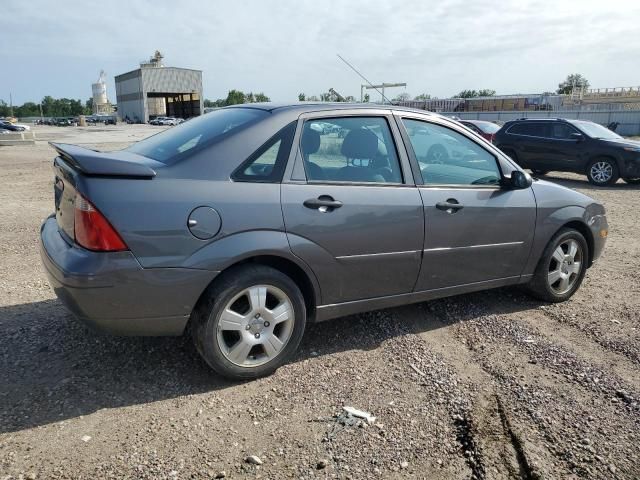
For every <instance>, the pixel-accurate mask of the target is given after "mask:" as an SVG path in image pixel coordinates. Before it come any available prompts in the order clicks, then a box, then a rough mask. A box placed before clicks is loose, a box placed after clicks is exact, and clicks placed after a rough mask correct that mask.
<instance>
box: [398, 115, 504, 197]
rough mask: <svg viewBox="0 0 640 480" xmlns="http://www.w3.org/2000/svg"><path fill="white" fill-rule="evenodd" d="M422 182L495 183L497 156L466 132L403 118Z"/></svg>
mask: <svg viewBox="0 0 640 480" xmlns="http://www.w3.org/2000/svg"><path fill="white" fill-rule="evenodd" d="M402 123H403V124H404V126H405V129H406V130H407V134H408V135H409V140H410V142H411V146H412V148H413V152H414V154H415V156H416V159H417V160H418V164H419V166H420V171H421V172H422V179H423V181H424V184H425V185H497V184H499V183H500V180H501V175H500V170H499V168H498V163H497V160H496V158H495V157H494V156H493V155H492V154H491V153H489V152H488V151H487V150H485V149H484V148H482V147H481V146H480V145H478V144H477V143H475V142H474V141H473V140H471V139H469V138H467V137H466V136H464V135H462V134H460V133H458V132H456V131H455V130H452V129H450V128H447V127H444V126H442V125H436V124H433V123H428V122H423V121H420V120H411V119H407V118H404V119H402Z"/></svg>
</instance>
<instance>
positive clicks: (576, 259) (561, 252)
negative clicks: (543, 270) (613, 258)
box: [547, 238, 584, 295]
mask: <svg viewBox="0 0 640 480" xmlns="http://www.w3.org/2000/svg"><path fill="white" fill-rule="evenodd" d="M583 260H584V259H583V252H582V247H581V246H580V244H579V243H578V241H577V240H575V239H573V238H569V239H567V240H564V241H563V242H562V243H560V244H559V245H558V246H557V247H556V249H555V250H554V251H553V255H552V256H551V261H550V263H549V273H548V276H547V281H548V282H549V287H550V288H551V290H552V291H553V292H554V293H555V294H557V295H564V294H565V293H567V292H568V291H570V290H571V289H572V288H573V286H574V285H575V284H576V281H577V280H578V278H580V273H581V271H582V268H583Z"/></svg>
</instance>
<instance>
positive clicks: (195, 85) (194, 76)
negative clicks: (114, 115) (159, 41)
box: [115, 51, 203, 123]
mask: <svg viewBox="0 0 640 480" xmlns="http://www.w3.org/2000/svg"><path fill="white" fill-rule="evenodd" d="M162 59H163V57H162V55H161V54H160V52H158V51H156V53H155V55H154V56H153V57H152V58H151V59H150V60H149V61H147V62H142V63H140V68H138V69H136V70H133V71H131V72H127V73H123V74H122V75H118V76H116V77H115V80H116V98H117V102H118V116H119V117H120V118H121V119H122V120H131V121H134V122H145V123H146V122H148V121H149V120H151V119H153V118H155V117H159V116H169V117H176V118H184V119H187V118H190V117H195V116H198V115H200V114H201V113H202V109H203V104H202V70H192V69H188V68H176V67H165V66H164V65H163V63H162Z"/></svg>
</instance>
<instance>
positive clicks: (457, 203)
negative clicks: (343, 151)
mask: <svg viewBox="0 0 640 480" xmlns="http://www.w3.org/2000/svg"><path fill="white" fill-rule="evenodd" d="M399 120H400V121H399V126H400V127H401V128H402V129H403V137H404V138H405V144H406V145H407V149H409V150H410V156H411V159H412V161H413V162H415V165H416V166H417V167H419V170H420V174H421V177H422V179H421V182H420V183H421V185H420V186H419V190H420V193H421V195H422V199H423V202H424V218H425V230H426V233H425V241H424V254H423V261H422V269H421V271H420V277H419V279H418V283H417V285H416V291H421V290H433V289H441V288H449V287H458V286H462V285H468V284H472V283H478V282H490V281H495V280H500V279H512V280H514V281H515V280H516V279H517V278H518V277H519V276H520V273H521V272H522V269H523V267H524V265H525V263H526V261H527V259H528V257H529V252H530V249H531V244H532V241H533V234H534V227H535V219H536V203H535V199H534V196H533V193H532V191H531V188H528V189H524V190H511V189H504V188H502V187H501V186H500V185H499V182H500V178H501V169H500V165H499V162H498V159H497V157H496V155H495V153H494V152H492V151H491V150H489V149H487V148H485V146H484V145H481V144H480V143H478V142H476V141H475V139H473V138H472V137H470V136H467V134H466V132H464V130H463V129H462V128H458V127H453V126H452V125H451V124H449V123H448V122H447V123H443V122H441V121H439V120H437V119H433V120H427V119H425V118H424V117H413V118H411V117H408V116H404V115H399ZM435 146H438V147H437V148H440V149H444V150H446V155H444V156H443V157H442V158H441V160H440V161H434V159H433V158H432V157H431V156H430V155H429V151H430V150H433V149H434V148H436V147H435Z"/></svg>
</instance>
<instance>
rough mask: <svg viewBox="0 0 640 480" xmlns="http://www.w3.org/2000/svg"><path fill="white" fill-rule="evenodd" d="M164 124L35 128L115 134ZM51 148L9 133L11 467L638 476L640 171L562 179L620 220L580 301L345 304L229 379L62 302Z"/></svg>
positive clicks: (4, 324)
mask: <svg viewBox="0 0 640 480" xmlns="http://www.w3.org/2000/svg"><path fill="white" fill-rule="evenodd" d="M157 130H159V128H154V127H149V126H117V127H105V128H98V127H90V128H85V129H82V128H77V129H76V128H67V129H65V128H46V127H40V128H36V132H37V134H38V136H39V138H41V139H53V138H56V139H58V140H60V141H64V142H69V143H82V144H88V145H93V146H95V147H97V148H104V149H115V148H120V147H122V146H124V145H126V144H127V143H129V142H131V141H134V140H136V139H138V138H142V137H144V136H147V135H149V134H150V133H152V132H155V131H157ZM52 158H53V151H52V150H51V149H50V148H49V147H48V146H47V145H46V143H45V142H38V144H37V145H36V146H35V147H4V148H1V147H0V259H1V261H0V385H1V389H0V479H9V478H12V479H13V478H27V479H31V478H85V479H94V478H167V479H179V478H215V477H216V475H223V473H222V472H224V475H226V477H227V478H341V479H347V478H352V479H360V478H385V479H387V478H429V479H434V478H451V479H458V478H478V479H481V478H491V479H494V478H496V479H499V478H529V479H531V478H628V479H631V478H640V446H639V445H640V403H639V402H640V374H639V367H640V313H639V307H640V272H639V270H640V269H639V267H640V240H639V239H638V236H639V235H640V187H637V186H636V187H632V186H629V185H625V184H624V183H622V182H620V183H618V184H617V185H615V186H614V187H612V188H593V187H591V186H590V185H589V184H588V183H587V182H586V180H585V179H584V178H582V177H578V176H574V175H565V174H557V175H552V176H550V177H549V179H550V180H552V181H557V182H559V183H562V184H564V185H566V186H568V187H570V188H575V189H577V190H579V191H581V192H584V193H586V194H588V195H591V196H592V197H594V198H596V199H598V200H600V201H602V202H603V203H604V204H605V206H606V208H607V211H608V216H609V223H610V226H611V233H610V237H609V242H608V244H607V248H606V250H605V253H604V256H603V257H602V258H601V259H600V261H599V262H598V263H597V264H596V265H595V266H594V267H593V268H592V269H590V270H589V272H588V274H587V277H586V280H585V282H584V284H583V286H582V288H581V289H580V291H579V292H578V293H577V294H576V295H575V296H574V297H573V299H572V300H571V301H569V302H567V303H564V304H560V305H544V304H541V303H539V302H536V301H533V300H531V299H530V298H529V297H527V296H525V295H524V294H523V293H521V292H520V291H519V290H517V289H500V290H495V291H491V292H484V293H477V294H472V295H465V296H460V297H455V298H450V299H445V300H439V301H434V302H429V303H424V304H419V305H412V306H407V307H403V308H399V309H393V310H387V311H381V312H375V313H371V314H366V315H359V316H356V317H350V318H343V319H338V320H335V321H332V322H328V323H325V324H321V325H316V326H311V327H310V328H309V329H308V331H307V334H306V337H305V340H304V341H303V345H302V348H301V351H300V352H299V354H298V356H297V357H296V359H295V360H294V361H292V362H291V363H290V364H289V365H286V366H285V367H283V368H281V369H280V370H279V371H278V372H277V373H276V374H274V375H273V376H271V377H269V378H265V379H262V380H258V381H253V382H247V383H230V382H227V381H223V380H221V379H220V378H218V377H216V376H215V375H213V374H211V373H210V372H209V371H208V370H207V368H206V366H205V365H204V363H203V362H202V361H201V360H200V359H199V358H198V356H197V355H196V353H195V351H194V349H193V348H192V346H191V343H190V342H189V341H188V339H186V338H115V337H109V336H106V335H101V334H96V333H94V332H92V331H89V330H88V329H87V328H86V327H84V326H83V325H82V324H80V323H79V322H77V321H76V320H74V318H73V317H72V316H71V315H70V314H68V313H67V312H66V311H65V309H64V308H63V307H62V306H61V304H60V303H59V302H58V301H57V300H56V298H55V296H54V295H53V292H52V291H51V290H50V288H49V286H48V285H47V282H46V279H45V276H44V274H43V271H42V268H41V265H40V259H39V255H38V250H37V237H38V231H39V230H38V229H39V226H40V222H41V221H42V219H43V218H45V217H46V216H47V215H48V214H49V213H51V211H52V208H53V192H52V173H51V168H50V163H51V160H52ZM347 405H348V406H353V407H356V408H360V409H364V410H367V411H369V412H371V413H372V414H373V415H375V416H376V417H377V420H376V421H375V423H374V424H371V425H368V424H366V423H362V422H355V423H354V422H352V421H351V419H349V418H345V417H344V416H340V415H339V414H341V412H342V407H343V406H347ZM249 455H256V456H258V457H259V458H260V459H261V461H262V462H263V464H262V465H254V464H251V463H247V462H246V461H245V459H246V457H247V456H249Z"/></svg>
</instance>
